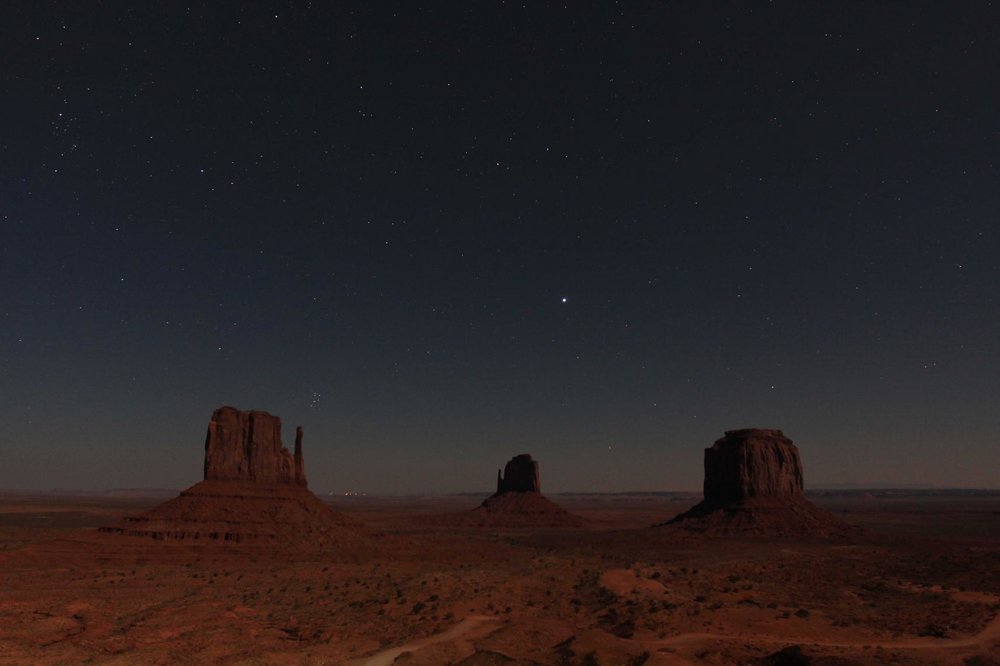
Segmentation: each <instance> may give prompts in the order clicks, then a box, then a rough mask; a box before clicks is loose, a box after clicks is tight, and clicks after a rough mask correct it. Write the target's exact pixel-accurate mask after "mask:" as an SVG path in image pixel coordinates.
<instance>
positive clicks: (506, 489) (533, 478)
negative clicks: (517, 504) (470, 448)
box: [496, 453, 542, 495]
mask: <svg viewBox="0 0 1000 666" xmlns="http://www.w3.org/2000/svg"><path fill="white" fill-rule="evenodd" d="M511 492H515V493H540V492H542V482H541V479H540V477H539V475H538V461H537V460H534V459H532V457H531V456H530V455H528V454H527V453H522V454H521V455H519V456H514V457H513V458H511V459H510V460H509V461H508V462H507V464H506V465H504V468H503V474H501V473H500V470H497V492H496V494H497V495H502V494H503V493H511Z"/></svg>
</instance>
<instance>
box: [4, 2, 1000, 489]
mask: <svg viewBox="0 0 1000 666" xmlns="http://www.w3.org/2000/svg"><path fill="white" fill-rule="evenodd" d="M998 9H1000V8H997V7H992V6H991V3H982V2H968V3H960V4H951V3H940V2H884V1H875V2H865V3H840V2H830V3H816V2H808V1H805V2H803V1H801V0H794V1H776V2H690V3H679V2H649V3H646V2H596V3H576V2H574V3H567V4H562V3H549V2H528V3H510V2H433V3H424V2H354V3H351V2H337V3H318V2H316V3H305V2H295V3H287V2H282V3H273V2H272V3H268V2H209V3H201V2H194V1H193V2H188V3H175V2H166V3H136V4H135V5H132V4H129V3H118V2H93V3H58V2H44V3H43V2H27V1H25V2H18V1H13V2H5V3H3V4H2V7H0V49H2V50H0V56H2V66H0V99H2V100H3V102H2V104H0V128H2V129H0V402H2V412H0V413H2V419H0V488H38V489H47V488H56V487H61V488H81V489H102V488H115V487H133V488H134V487H166V488H182V487H185V486H187V485H190V484H191V483H194V482H195V481H198V480H200V478H201V461H202V455H203V449H202V446H203V443H204V433H205V428H206V425H207V423H208V420H209V417H210V415H211V413H212V411H213V410H214V409H215V408H216V407H218V406H220V405H224V404H231V405H235V406H238V407H240V408H244V409H250V408H255V409H263V410H267V411H270V412H272V413H274V414H277V415H280V416H281V417H282V418H283V420H284V423H285V439H286V443H287V442H290V441H291V440H292V439H293V438H294V430H293V429H294V426H295V425H302V426H303V427H304V428H305V456H306V471H307V475H308V476H309V478H310V484H311V487H313V488H314V489H316V490H318V491H323V492H325V491H328V490H334V491H343V490H347V489H351V490H354V491H359V492H369V493H416V492H457V491H476V490H480V489H483V490H488V489H490V488H491V486H492V484H493V483H494V480H495V473H496V468H497V467H500V466H502V464H503V463H504V462H505V461H506V460H507V459H509V458H510V457H512V456H513V455H515V454H518V453H522V452H530V453H532V454H533V455H534V456H535V457H536V458H537V459H538V460H539V461H540V463H541V472H542V481H543V489H544V490H547V491H549V492H558V491H579V490H593V491H617V490H677V489H680V490H684V489H698V488H700V486H701V477H702V467H701V465H702V450H703V449H704V448H705V447H706V446H709V445H710V444H711V443H712V441H714V440H715V439H716V438H718V437H719V436H721V434H722V432H723V431H724V430H727V429H734V428H740V427H773V428H781V429H783V430H784V431H785V433H786V434H787V435H789V436H790V437H791V438H792V439H793V440H794V441H795V442H796V443H797V444H798V446H799V448H800V451H801V453H802V457H803V462H804V465H805V474H806V483H807V486H810V485H811V486H822V485H836V484H854V485H862V486H863V485H886V484H933V485H939V486H961V487H997V486H1000V482H998V476H997V470H998V469H1000V302H998V301H1000V299H998V295H1000V264H998V261H1000V260H998V257H1000V230H998V211H1000V187H998V184H1000V164H998V160H1000V93H998V90H1000V87H998V86H997V85H996V83H997V81H1000V49H998V48H997V46H996V34H995V27H996V25H997V24H998V20H1000V11H998Z"/></svg>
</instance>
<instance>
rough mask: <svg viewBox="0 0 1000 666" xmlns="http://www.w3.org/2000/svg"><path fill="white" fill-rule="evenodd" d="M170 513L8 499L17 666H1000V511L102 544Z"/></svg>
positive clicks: (469, 500) (970, 502)
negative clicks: (101, 529)
mask: <svg viewBox="0 0 1000 666" xmlns="http://www.w3.org/2000/svg"><path fill="white" fill-rule="evenodd" d="M162 499H163V498H152V497H138V498H128V497H124V498H119V497H103V496H102V497H93V496H91V497H86V496H81V497H60V496H55V495H52V494H48V495H18V494H10V493H8V494H0V664H28V663H30V664H35V663H46V664H77V663H102V664H138V663H141V664H189V663H198V664H202V663H216V664H272V663H273V664H391V663H398V664H449V663H459V664H534V663H540V664H643V663H646V664H700V663H709V664H740V663H815V664H824V663H825V664H851V663H862V664H867V663H900V664H969V665H970V666H974V665H978V666H985V665H988V664H1000V493H994V494H989V493H983V494H954V495H950V494H943V495H934V494H927V493H913V494H909V495H907V494H893V495H885V494H874V495H864V494H859V493H853V494H852V493H844V494H836V495H827V496H822V497H815V498H814V500H815V501H816V502H817V503H818V504H820V505H821V506H823V507H824V508H826V509H828V510H830V511H832V512H833V513H835V514H836V515H838V516H840V517H841V518H842V519H844V520H845V521H847V522H849V523H852V524H855V525H859V526H861V527H864V528H866V529H867V530H868V532H867V533H866V534H865V535H863V536H859V537H858V538H856V539H854V540H852V541H837V542H821V541H803V540H781V539H765V538H709V537H704V536H691V535H685V534H684V533H680V532H678V531H676V530H674V529H671V528H662V527H660V528H651V527H650V525H653V524H655V523H659V522H662V521H664V520H666V519H668V518H670V517H672V516H673V515H675V514H677V513H679V512H680V511H682V510H684V509H686V508H688V507H689V506H691V505H692V504H693V503H694V502H695V500H696V499H697V498H696V497H694V496H672V497H671V496H662V495H658V496H654V495H637V494H631V495H602V496H563V495H553V496H550V499H552V500H554V501H556V502H557V503H559V504H560V505H561V506H563V507H564V508H566V509H568V510H570V511H572V512H574V513H576V514H578V515H580V516H582V517H583V518H584V519H585V520H586V523H585V526H584V527H583V528H569V529H567V528H563V529H531V530H517V529H502V530H498V529H487V528H477V527H460V528H459V527H456V528H447V527H441V526H433V527H431V526H427V525H426V524H425V523H423V522H421V521H420V520H419V516H421V515H426V514H437V513H447V512H454V511H465V510H469V509H471V508H473V507H475V506H476V505H477V504H478V502H479V501H480V500H481V497H475V496H458V497H456V496H452V497H423V498H330V499H331V504H332V506H333V507H334V508H335V509H336V510H338V511H342V512H344V513H345V514H347V515H348V516H350V517H352V518H355V519H357V520H359V521H361V522H363V523H365V525H367V530H368V532H369V533H370V534H371V538H370V539H368V541H367V542H366V543H365V544H363V545H362V546H358V545H357V544H356V543H355V542H352V544H351V545H350V546H349V547H347V546H345V548H344V549H342V550H338V551H327V552H314V551H309V550H308V549H291V548H281V547H279V548H266V547H256V546H246V545H244V544H237V545H233V544H212V545H204V544H190V543H169V542H159V541H152V540H142V539H134V538H129V537H121V536H113V535H104V534H98V533H97V532H96V531H95V527H97V526H100V525H109V524H114V523H115V522H117V520H118V519H119V518H120V517H121V516H122V515H125V514H126V513H129V512H137V511H140V510H142V509H145V508H148V507H150V506H152V505H154V504H156V503H158V502H159V501H162ZM789 646H799V647H800V648H801V652H802V654H803V655H805V660H800V661H795V660H794V659H791V657H790V655H789V653H788V652H786V653H784V655H785V657H787V658H788V659H786V661H781V660H779V659H777V658H776V657H771V658H770V660H768V655H774V653H777V652H779V651H781V650H783V649H785V648H788V647H789ZM789 659H791V660H789Z"/></svg>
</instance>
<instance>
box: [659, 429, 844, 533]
mask: <svg viewBox="0 0 1000 666" xmlns="http://www.w3.org/2000/svg"><path fill="white" fill-rule="evenodd" d="M704 495H705V496H704V499H703V500H702V501H701V503H699V504H697V505H696V506H694V507H693V508H692V509H691V510H689V511H687V512H686V513H683V514H681V515H679V516H677V517H675V518H674V519H672V520H670V521H669V522H668V523H667V524H668V525H674V526H677V527H681V528H683V529H686V530H689V531H697V532H705V533H710V534H730V533H737V534H788V535H817V536H844V535H847V534H849V533H852V532H853V529H852V528H850V527H849V526H847V525H845V524H843V523H841V522H840V521H839V520H837V518H835V517H834V516H833V515H832V514H830V513H828V512H826V511H824V510H822V509H820V508H819V507H817V506H815V505H814V504H813V503H812V502H810V501H809V500H807V499H806V497H805V492H804V486H803V475H802V462H801V460H800V459H799V450H798V448H797V447H796V446H795V445H794V444H793V443H792V440H790V439H788V438H787V437H785V435H784V433H782V432H781V431H780V430H765V429H757V428H748V429H743V430H727V431H726V434H725V436H724V437H722V438H721V439H719V440H717V441H716V442H715V444H713V445H712V446H711V447H709V448H707V449H705V483H704Z"/></svg>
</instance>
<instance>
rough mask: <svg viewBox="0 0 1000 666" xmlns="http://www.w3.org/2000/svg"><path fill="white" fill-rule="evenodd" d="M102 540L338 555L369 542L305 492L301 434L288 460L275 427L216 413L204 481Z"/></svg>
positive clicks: (254, 415)
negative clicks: (333, 552) (139, 539)
mask: <svg viewBox="0 0 1000 666" xmlns="http://www.w3.org/2000/svg"><path fill="white" fill-rule="evenodd" d="M100 531H101V532H105V533H109V534H118V535H126V536H132V537H146V538H152V539H158V540H176V541H181V540H183V541H184V542H186V543H191V542H195V541H197V542H201V543H206V542H207V543H213V542H216V543H218V542H227V543H250V544H260V545H268V546H272V547H273V546H285V545H287V546H292V547H295V548H302V547H309V546H314V547H318V548H326V547H339V546H343V545H346V544H352V543H360V542H362V541H366V540H367V539H368V536H367V533H366V532H365V530H364V528H362V527H361V525H359V524H358V523H355V522H354V521H352V520H350V519H349V518H347V517H345V516H343V515H341V514H339V513H337V512H335V511H333V510H332V509H330V508H329V507H328V506H326V505H325V504H324V503H323V502H322V501H321V500H320V499H319V498H318V497H316V495H314V494H313V493H312V492H311V491H310V490H309V489H308V487H307V484H306V476H305V471H304V467H303V459H302V428H297V429H296V433H295V452H294V454H293V453H290V452H289V451H288V449H286V448H285V447H284V446H283V445H282V443H281V419H280V418H278V417H277V416H272V415H271V414H268V413H267V412H262V411H241V410H238V409H236V408H235V407H220V408H219V409H217V410H215V412H214V413H213V414H212V420H211V421H210V422H209V424H208V435H207V436H206V438H205V479H204V480H203V481H201V482H200V483H196V484H195V485H193V486H191V487H190V488H188V489H187V490H185V491H183V492H181V494H180V495H178V496H177V497H175V498H174V499H172V500H169V501H167V502H165V503H163V504H161V505H159V506H157V507H154V508H153V509H151V510H149V511H147V512H145V513H142V514H139V515H136V516H128V517H126V518H125V519H124V520H123V522H122V523H121V524H120V525H118V526H115V527H102V528H100Z"/></svg>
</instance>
